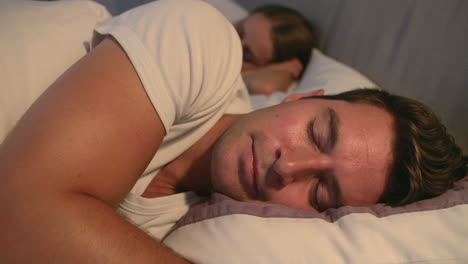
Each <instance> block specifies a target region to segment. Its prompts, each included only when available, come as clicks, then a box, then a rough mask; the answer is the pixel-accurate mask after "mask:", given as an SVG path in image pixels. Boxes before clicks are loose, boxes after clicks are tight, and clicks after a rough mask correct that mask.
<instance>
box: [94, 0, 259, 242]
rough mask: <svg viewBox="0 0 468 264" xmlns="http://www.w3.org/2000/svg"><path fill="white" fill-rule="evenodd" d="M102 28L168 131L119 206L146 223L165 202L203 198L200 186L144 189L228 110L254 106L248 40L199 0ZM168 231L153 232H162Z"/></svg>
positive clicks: (151, 7) (157, 5)
mask: <svg viewBox="0 0 468 264" xmlns="http://www.w3.org/2000/svg"><path fill="white" fill-rule="evenodd" d="M96 31H97V32H99V33H100V34H101V35H105V34H110V35H112V36H113V37H114V38H115V39H116V40H117V41H118V42H119V44H120V45H121V46H122V48H123V49H124V50H125V52H126V53H127V55H128V57H129V58H130V61H131V62H132V64H133V66H134V68H135V70H136V72H137V73H138V76H139V78H140V80H141V82H142V84H143V86H144V88H145V90H146V92H147V94H148V96H149V98H150V100H151V102H152V104H153V106H154V108H155V109H156V111H157V112H158V114H159V117H160V118H161V120H162V123H163V125H164V128H165V129H166V132H167V135H166V136H165V137H164V139H163V142H162V144H161V145H160V148H159V149H158V151H157V153H156V155H155V156H154V157H153V159H152V161H151V163H150V164H149V165H148V167H147V168H146V170H145V172H144V174H143V175H142V177H141V178H140V179H139V180H138V182H137V183H136V185H135V186H134V187H133V189H132V191H131V192H130V194H129V195H128V197H127V198H126V199H125V200H124V201H123V203H122V204H121V206H120V209H119V210H120V212H121V213H122V214H123V215H125V216H126V217H127V218H128V219H129V220H130V221H132V222H133V223H135V224H136V225H138V226H140V227H142V226H144V224H145V223H147V222H148V221H153V222H154V217H160V216H161V215H162V214H163V213H164V212H163V211H161V210H163V209H164V208H166V209H170V210H167V212H168V213H169V212H170V211H174V210H175V211H177V210H176V209H174V207H177V206H179V207H180V208H185V210H187V209H188V204H190V203H192V202H195V201H196V200H197V199H195V198H194V195H193V194H178V195H175V196H174V197H175V198H174V199H173V200H171V198H172V197H171V196H168V197H163V198H153V199H147V198H143V197H141V196H140V195H141V194H142V193H143V192H144V190H145V189H146V187H147V186H148V184H149V183H150V182H151V180H152V179H153V177H154V176H155V175H156V174H157V172H158V171H159V169H160V168H161V167H162V166H164V165H165V164H167V163H169V162H170V161H172V160H174V159H175V158H176V157H178V156H179V155H180V154H182V153H183V152H184V151H185V150H187V149H188V148H189V147H190V146H192V145H193V144H194V143H195V142H196V141H198V139H200V138H201V137H202V136H203V135H204V134H205V133H206V132H207V131H208V130H209V129H210V128H211V127H212V126H213V125H214V124H215V123H216V121H217V120H218V119H219V118H220V117H221V116H222V115H223V114H224V113H231V114H234V113H245V112H248V111H250V110H251V107H250V103H249V96H248V92H247V90H246V88H245V84H244V82H243V80H242V77H241V75H240V70H241V64H242V50H241V44H240V40H239V37H238V35H237V33H236V31H235V29H234V28H233V26H232V25H231V23H229V22H228V21H227V20H226V19H225V18H224V16H223V15H222V14H221V13H219V11H217V10H216V9H215V8H213V7H212V6H210V5H209V4H206V3H204V2H201V1H198V0H160V1H156V2H151V3H149V4H146V5H143V6H140V7H138V8H135V9H133V10H129V11H128V12H126V13H124V14H122V15H119V16H118V17H115V18H113V19H112V20H110V21H109V22H108V23H106V24H105V25H103V26H101V27H99V28H97V29H96ZM136 118H138V117H136ZM181 197H182V198H181ZM165 204H171V206H170V207H171V208H167V206H165ZM154 208H158V209H157V210H155V209H154ZM182 211H183V210H182ZM177 214H180V211H178V213H177ZM171 221H172V220H171ZM166 222H167V221H166ZM158 224H160V223H155V225H158ZM163 225H164V224H163ZM167 228H168V227H167V225H166V228H165V229H167ZM169 228H170V227H169ZM144 229H145V230H146V231H148V232H150V231H149V230H150V229H151V228H150V227H145V228H144ZM153 233H154V234H153ZM156 233H157V234H156ZM163 233H164V232H160V231H155V232H152V235H153V236H154V237H157V238H160V236H161V235H163Z"/></svg>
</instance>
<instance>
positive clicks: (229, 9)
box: [204, 0, 249, 23]
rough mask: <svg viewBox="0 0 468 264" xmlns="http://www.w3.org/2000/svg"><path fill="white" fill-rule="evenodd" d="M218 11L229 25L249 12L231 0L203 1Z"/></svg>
mask: <svg viewBox="0 0 468 264" xmlns="http://www.w3.org/2000/svg"><path fill="white" fill-rule="evenodd" d="M204 1H205V2H207V3H209V4H211V5H212V6H214V7H215V8H216V9H218V10H219V11H220V12H221V13H222V14H223V15H224V16H225V17H226V18H227V20H229V21H230V22H231V23H236V22H238V21H239V20H241V19H243V18H244V17H246V16H247V15H248V14H249V11H247V9H245V8H244V7H242V6H241V5H239V4H238V3H236V1H232V0H204Z"/></svg>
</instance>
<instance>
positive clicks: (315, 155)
mask: <svg viewBox="0 0 468 264" xmlns="http://www.w3.org/2000/svg"><path fill="white" fill-rule="evenodd" d="M181 7H183V8H181ZM97 31H98V32H99V33H100V34H102V36H104V37H105V38H104V39H103V40H102V41H101V42H100V43H99V44H97V46H95V48H94V50H93V51H92V52H91V53H90V54H89V55H88V56H86V57H84V58H83V59H82V60H80V61H79V62H78V63H77V64H75V65H74V66H73V67H72V68H70V69H69V70H68V71H67V72H66V73H65V74H64V75H63V76H61V77H60V78H59V79H58V80H57V81H56V82H55V83H54V84H53V85H52V86H51V87H50V88H49V89H48V90H47V91H46V92H45V93H44V94H43V95H42V96H41V97H40V98H39V99H38V100H37V101H36V102H35V104H34V105H33V106H32V107H31V108H30V109H29V110H28V112H27V113H26V114H25V115H24V117H23V118H22V119H21V120H20V121H19V122H18V124H17V125H16V127H15V129H14V130H13V131H12V132H11V133H10V135H9V136H8V137H7V139H6V140H5V141H4V142H3V144H2V145H1V148H0V175H1V179H2V182H1V184H0V195H1V199H0V209H1V210H2V211H3V212H5V214H4V215H3V216H2V217H1V218H0V219H1V220H0V221H1V222H0V223H1V226H3V227H4V230H3V232H2V238H1V239H0V241H1V244H0V247H1V248H2V250H1V252H2V253H1V254H0V262H1V263H13V262H14V263H31V262H34V263H55V262H56V263H184V262H185V260H184V259H182V258H180V257H179V256H177V255H176V254H175V253H174V252H172V251H171V250H170V249H168V248H166V247H165V246H164V245H162V244H161V243H159V242H158V240H157V239H154V238H161V237H162V236H164V235H165V233H166V232H167V230H168V229H169V228H170V226H171V225H172V224H173V223H174V222H175V221H177V216H180V215H182V214H183V213H184V212H185V211H187V209H188V207H189V206H190V205H191V204H193V203H195V202H196V201H198V200H199V197H198V196H197V195H195V193H199V194H203V193H205V194H208V193H209V192H211V191H217V192H221V193H224V194H226V195H228V196H231V197H232V198H235V199H238V200H241V201H246V202H259V203H276V204H283V205H287V206H290V207H293V208H298V209H306V210H315V211H323V210H326V209H327V208H333V207H338V206H341V205H355V206H366V205H371V204H375V203H379V202H384V203H389V204H397V205H398V204H405V203H410V202H413V201H416V200H418V199H424V198H428V197H432V196H435V195H438V194H440V193H442V192H444V191H445V190H447V189H448V188H450V187H451V186H452V183H453V182H454V181H455V180H456V179H458V178H460V177H463V176H464V175H465V173H466V162H465V161H464V160H463V158H462V154H461V151H460V149H459V148H458V147H457V146H456V145H455V143H454V142H453V140H452V138H451V137H450V136H449V135H447V134H446V132H445V129H444V127H443V125H442V124H441V123H440V122H439V121H438V120H437V118H436V117H435V116H434V114H433V113H432V112H431V111H430V110H429V109H428V108H427V107H425V106H424V105H422V104H421V103H419V102H416V101H413V100H410V99H407V98H403V97H399V96H394V95H389V94H387V93H385V92H380V91H369V90H357V91H351V92H348V93H346V94H340V95H337V96H332V97H317V96H319V95H321V93H322V92H321V91H316V92H311V93H309V94H296V95H292V96H291V97H289V98H288V99H287V100H286V101H287V102H285V103H284V104H281V105H277V106H274V107H271V108H267V109H263V110H259V111H256V112H253V113H248V114H245V113H246V112H248V111H249V109H248V104H246V103H245V102H246V100H247V98H246V94H247V92H246V89H245V86H244V83H243V82H242V78H241V74H240V71H241V66H242V61H241V59H240V58H241V52H242V51H241V45H240V41H239V38H238V34H237V33H236V31H235V30H234V28H233V27H232V25H231V24H230V23H229V22H228V21H226V20H225V18H224V17H223V16H222V15H221V14H219V13H218V12H217V11H216V10H214V9H213V8H212V7H210V6H209V5H207V4H205V3H203V2H201V1H197V0H160V1H157V2H153V3H150V4H147V5H145V6H142V7H139V8H137V9H134V10H131V11H129V12H127V13H124V14H122V15H120V16H119V17H116V18H114V19H112V20H111V21H109V22H108V23H107V24H105V25H103V26H101V27H99V28H98V29H97ZM308 96H314V97H312V98H305V97H308ZM151 221H154V222H151ZM147 223H150V225H149V226H146V224H147ZM138 227H140V228H138Z"/></svg>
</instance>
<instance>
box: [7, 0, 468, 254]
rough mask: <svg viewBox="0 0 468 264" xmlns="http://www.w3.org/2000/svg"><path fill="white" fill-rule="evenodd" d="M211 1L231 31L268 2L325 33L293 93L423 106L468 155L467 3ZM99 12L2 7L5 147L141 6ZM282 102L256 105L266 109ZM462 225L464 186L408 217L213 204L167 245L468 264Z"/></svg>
mask: <svg viewBox="0 0 468 264" xmlns="http://www.w3.org/2000/svg"><path fill="white" fill-rule="evenodd" d="M143 2H144V1H143ZM208 2H210V3H211V4H213V5H214V6H215V7H217V8H218V9H219V10H220V11H221V12H222V13H224V14H225V15H226V17H228V18H229V19H230V20H231V21H235V20H237V19H240V18H242V16H243V15H245V14H246V13H247V10H250V9H252V8H254V7H255V6H257V5H261V4H266V3H272V2H273V3H275V2H276V3H282V4H287V5H289V6H291V7H293V8H296V9H299V10H301V11H303V13H304V14H305V15H307V16H308V17H309V18H310V19H311V20H312V21H313V22H314V23H316V24H317V25H318V27H319V29H321V34H322V37H321V41H320V47H319V48H320V49H321V51H320V50H315V51H314V54H313V57H312V61H311V64H310V65H309V66H308V67H307V69H306V73H305V74H304V77H303V79H302V80H301V81H300V82H298V84H297V87H296V90H295V91H303V90H308V89H320V88H323V89H325V91H326V92H327V93H336V92H340V91H342V90H349V89H353V88H356V87H370V88H379V89H387V90H390V91H393V92H397V93H400V94H403V95H407V96H411V97H414V98H418V99H420V100H422V101H424V102H426V103H427V104H429V105H431V106H432V107H433V108H434V109H435V110H436V112H438V113H440V115H441V118H442V119H443V120H444V122H445V123H446V124H448V129H449V131H451V132H452V133H453V134H454V136H455V137H456V140H457V141H458V143H459V144H460V145H461V146H462V147H463V148H464V151H465V153H467V152H468V137H467V135H468V125H467V124H468V122H467V121H468V120H467V118H466V113H468V105H467V104H466V103H465V100H466V98H467V95H468V89H467V88H468V79H467V76H468V52H467V51H466V48H465V46H466V43H468V35H467V34H466V32H468V3H467V2H465V1H463V0H459V1H456V0H447V1H444V2H442V1H438V0H426V1H416V0H413V1H400V0H398V1H372V0H358V1H352V2H351V1H342V0H341V1H340V0H314V1H305V0H304V1H300V0H296V1H288V2H287V3H286V2H284V3H283V2H281V1H260V0H258V1H246V0H239V1H238V2H234V1H227V0H209V1H208ZM100 3H101V4H99V3H96V2H91V1H56V2H35V1H14V0H6V1H3V2H2V3H1V4H2V8H1V9H0V10H1V11H0V27H1V28H2V31H1V32H2V33H4V34H2V35H3V36H4V38H3V39H2V46H1V47H0V48H1V49H2V58H1V60H0V75H1V76H0V83H1V85H0V87H1V96H0V107H1V109H0V128H1V130H0V142H1V141H2V140H3V138H4V137H5V135H6V134H7V133H8V131H9V130H10V129H11V128H12V127H13V126H14V124H15V123H16V121H17V120H18V119H19V117H20V116H21V114H22V113H24V111H25V110H26V109H27V108H28V107H29V105H30V104H31V103H32V102H33V101H34V100H35V98H37V96H38V95H40V94H41V93H42V92H43V91H44V90H45V89H46V88H47V87H48V86H49V85H50V84H51V83H52V82H53V81H54V80H55V79H56V78H57V77H58V76H60V74H61V73H63V72H64V71H65V70H66V69H67V68H68V67H70V66H71V65H72V64H73V63H74V62H76V61H77V60H79V58H81V57H82V56H84V55H85V54H86V53H87V52H88V51H89V47H90V46H91V41H92V39H93V28H95V27H96V26H98V25H99V24H101V23H102V22H104V21H105V20H106V19H108V18H109V17H110V16H111V14H117V13H120V12H122V11H124V10H126V9H128V8H130V7H133V6H135V5H138V4H141V1H117V0H116V1H110V0H101V1H100ZM109 11H110V12H109ZM18 18H21V19H18ZM31 25H34V27H32V26H31ZM5 36H8V37H5ZM434 36H437V37H434ZM45 62H47V67H42V65H44V64H45ZM9 87H15V89H11V88H9ZM285 96H287V94H280V93H278V94H273V95H271V96H257V97H252V98H251V100H252V103H253V104H254V106H255V107H256V108H260V107H264V106H268V105H271V104H275V103H278V102H279V101H281V100H282V98H284V97H285ZM467 221H468V178H467V177H465V178H464V179H462V180H460V181H459V182H457V184H456V186H455V187H454V188H453V189H452V190H450V191H448V192H447V193H445V194H444V195H442V196H440V197H437V198H433V199H428V200H424V201H420V202H416V203H413V204H410V205H407V206H404V207H390V206H385V205H383V204H378V205H375V206H372V207H349V206H346V207H342V208H338V209H329V210H327V211H325V212H323V213H314V212H309V211H304V210H297V209H291V208H287V207H284V206H280V205H259V204H250V203H243V202H238V201H235V200H232V199H230V198H229V197H226V196H223V195H221V194H214V195H213V196H212V197H211V198H210V199H209V200H207V201H205V202H203V203H201V204H198V205H197V206H194V207H193V208H192V209H191V210H190V211H189V213H188V214H187V215H185V216H184V217H183V218H182V219H181V220H180V221H179V223H178V224H177V225H176V226H175V227H173V229H172V231H171V232H170V234H169V235H167V236H166V237H165V238H164V240H163V242H164V243H165V244H166V245H168V246H170V247H171V248H173V249H174V250H175V251H176V252H178V253H179V254H181V255H182V256H184V257H186V258H187V259H189V260H191V261H193V262H196V263H467V262H468V252H467V251H466V247H467V245H468V225H467V224H466V222H467Z"/></svg>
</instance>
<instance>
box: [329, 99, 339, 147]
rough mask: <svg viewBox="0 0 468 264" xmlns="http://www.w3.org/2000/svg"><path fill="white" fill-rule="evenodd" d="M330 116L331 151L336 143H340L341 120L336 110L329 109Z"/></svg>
mask: <svg viewBox="0 0 468 264" xmlns="http://www.w3.org/2000/svg"><path fill="white" fill-rule="evenodd" d="M327 111H328V115H329V116H330V118H329V122H330V123H329V124H328V126H329V128H330V139H329V140H330V141H329V142H330V149H333V148H334V147H335V145H336V142H338V139H339V138H338V137H339V129H340V118H339V117H338V114H337V113H336V111H335V110H333V109H332V108H330V107H328V108H327Z"/></svg>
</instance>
